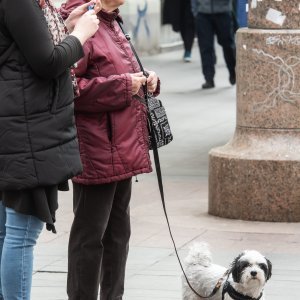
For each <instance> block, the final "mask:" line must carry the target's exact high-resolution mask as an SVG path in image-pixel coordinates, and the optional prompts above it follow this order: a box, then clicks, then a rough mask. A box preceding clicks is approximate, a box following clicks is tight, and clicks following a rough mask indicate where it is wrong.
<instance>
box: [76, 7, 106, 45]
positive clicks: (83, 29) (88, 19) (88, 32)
mask: <svg viewBox="0 0 300 300" xmlns="http://www.w3.org/2000/svg"><path fill="white" fill-rule="evenodd" d="M99 22H100V21H99V19H98V18H97V14H96V12H95V10H93V9H92V10H88V11H87V12H86V13H84V14H83V15H82V16H81V17H80V18H79V19H78V21H77V23H76V25H75V27H74V30H73V32H72V33H71V35H74V36H76V37H77V38H78V39H79V41H80V42H81V44H82V45H83V44H84V43H85V41H86V40H87V39H89V38H90V37H92V36H93V35H94V34H95V33H96V31H97V30H98V28H99Z"/></svg>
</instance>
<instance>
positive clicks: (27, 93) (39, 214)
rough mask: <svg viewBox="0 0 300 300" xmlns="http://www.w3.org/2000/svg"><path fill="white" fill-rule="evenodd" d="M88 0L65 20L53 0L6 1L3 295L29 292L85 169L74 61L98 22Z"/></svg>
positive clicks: (0, 135)
mask: <svg viewBox="0 0 300 300" xmlns="http://www.w3.org/2000/svg"><path fill="white" fill-rule="evenodd" d="M93 2H96V0H95V1H93ZM89 4H92V2H91V3H88V4H86V5H83V6H81V7H79V8H78V9H77V10H76V11H74V12H73V13H72V14H71V15H70V18H69V19H68V20H67V22H66V26H65V25H64V23H63V22H62V21H61V18H60V16H59V15H58V13H57V11H56V9H55V8H54V6H53V5H52V4H51V2H50V1H49V0H22V1H20V0H0V200H1V201H0V271H1V272H0V274H1V276H0V300H3V299H5V300H12V299H18V300H19V299H22V300H29V299H30V288H31V278H32V263H33V258H32V253H33V247H34V245H35V243H36V240H37V238H38V236H39V233H40V232H41V230H42V227H43V224H44V222H46V223H47V225H48V226H47V228H48V229H51V230H52V231H55V227H54V221H55V217H54V214H55V210H56V208H57V191H58V189H67V180H68V179H69V178H71V177H73V176H74V175H76V174H78V173H79V172H80V171H81V163H80V156H79V150H78V144H77V139H76V129H75V126H74V117H73V98H74V92H73V91H76V85H75V80H74V84H73V85H72V76H71V75H72V72H70V68H71V67H72V65H73V64H74V63H76V61H78V60H79V59H80V58H81V56H82V55H83V50H82V44H83V43H84V42H85V41H86V40H87V39H88V38H89V37H90V36H92V35H93V34H94V33H95V31H96V30H97V29H98V23H99V21H98V19H97V17H96V13H95V11H90V12H87V7H88V5H89ZM96 5H97V7H96V8H97V10H100V8H101V4H100V2H99V0H97V2H96ZM95 10H96V9H95ZM68 30H69V32H71V31H72V33H71V34H70V35H69V36H67V34H66V33H67V31H68ZM73 79H75V78H73Z"/></svg>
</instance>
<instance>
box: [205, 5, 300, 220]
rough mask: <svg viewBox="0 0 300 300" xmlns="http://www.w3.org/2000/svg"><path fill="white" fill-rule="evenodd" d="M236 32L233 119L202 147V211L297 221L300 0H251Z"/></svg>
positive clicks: (299, 199) (299, 193)
mask: <svg viewBox="0 0 300 300" xmlns="http://www.w3.org/2000/svg"><path fill="white" fill-rule="evenodd" d="M248 26H249V28H244V29H240V30H238V32H237V36H236V42H237V122H236V123H237V124H236V130H235V133H234V136H233V138H232V139H231V140H230V141H229V142H228V143H227V144H226V145H225V146H223V147H218V148H214V149H212V150H211V151H210V153H209V213H210V214H212V215H216V216H220V217H225V218H233V219H242V220H253V221H274V222H299V221H300V30H299V29H297V28H300V1H299V0H288V1H287V0H282V1H278V0H277V1H276V0H250V1H249V14H248Z"/></svg>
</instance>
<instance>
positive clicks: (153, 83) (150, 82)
mask: <svg viewBox="0 0 300 300" xmlns="http://www.w3.org/2000/svg"><path fill="white" fill-rule="evenodd" d="M147 73H148V74H149V76H148V78H147V87H148V92H150V93H154V92H155V91H156V88H157V83H158V77H157V75H156V73H155V72H153V71H148V70H147Z"/></svg>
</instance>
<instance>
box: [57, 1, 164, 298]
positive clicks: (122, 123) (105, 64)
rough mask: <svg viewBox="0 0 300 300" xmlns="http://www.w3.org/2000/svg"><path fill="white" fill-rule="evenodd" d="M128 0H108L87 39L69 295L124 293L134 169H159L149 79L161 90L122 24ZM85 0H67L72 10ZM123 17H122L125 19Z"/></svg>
mask: <svg viewBox="0 0 300 300" xmlns="http://www.w3.org/2000/svg"><path fill="white" fill-rule="evenodd" d="M124 2H125V0H102V6H103V9H102V10H101V11H100V12H99V13H98V18H99V19H100V26H99V29H98V31H97V32H96V34H95V35H94V37H93V38H91V39H89V40H88V41H87V43H86V44H85V45H84V58H82V59H81V60H80V61H79V62H78V67H77V68H76V76H77V79H78V86H79V90H80V96H79V97H77V98H76V100H75V119H76V126H77V131H78V138H79V145H80V153H81V159H82V164H83V172H82V174H80V175H78V176H76V177H74V178H73V205H74V206H73V210H74V220H73V224H72V228H71V232H70V239H69V254H68V259H69V261H68V280H67V292H68V296H69V300H79V299H80V300H81V299H83V300H96V299H98V291H99V286H100V299H101V300H112V299H114V300H117V299H118V300H121V299H122V296H123V293H124V280H125V268H126V261H127V254H128V249H129V238H130V231H131V229H130V213H129V203H130V198H131V186H132V180H131V178H132V176H135V175H137V174H141V173H149V172H151V171H152V169H151V162H150V156H149V138H148V128H147V108H146V106H145V104H144V100H143V99H141V98H144V93H143V89H142V85H143V84H144V83H145V82H146V80H147V86H148V91H149V92H151V93H154V95H157V94H158V93H159V81H158V77H157V75H156V74H155V73H154V72H152V71H148V73H149V76H148V78H146V77H145V76H144V75H143V73H142V72H141V70H140V67H139V65H138V63H137V61H136V59H135V56H134V54H133V52H132V49H131V47H130V44H129V42H128V40H127V39H126V37H125V35H124V33H123V32H122V29H121V27H120V24H121V22H122V19H121V17H120V15H119V9H118V8H119V6H121V5H122V4H124ZM82 3H84V0H68V1H67V2H66V4H65V5H64V6H63V7H62V8H63V9H64V10H65V12H66V14H67V13H68V12H70V11H72V9H73V8H74V7H76V6H78V5H80V4H82ZM118 23H119V24H118Z"/></svg>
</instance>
